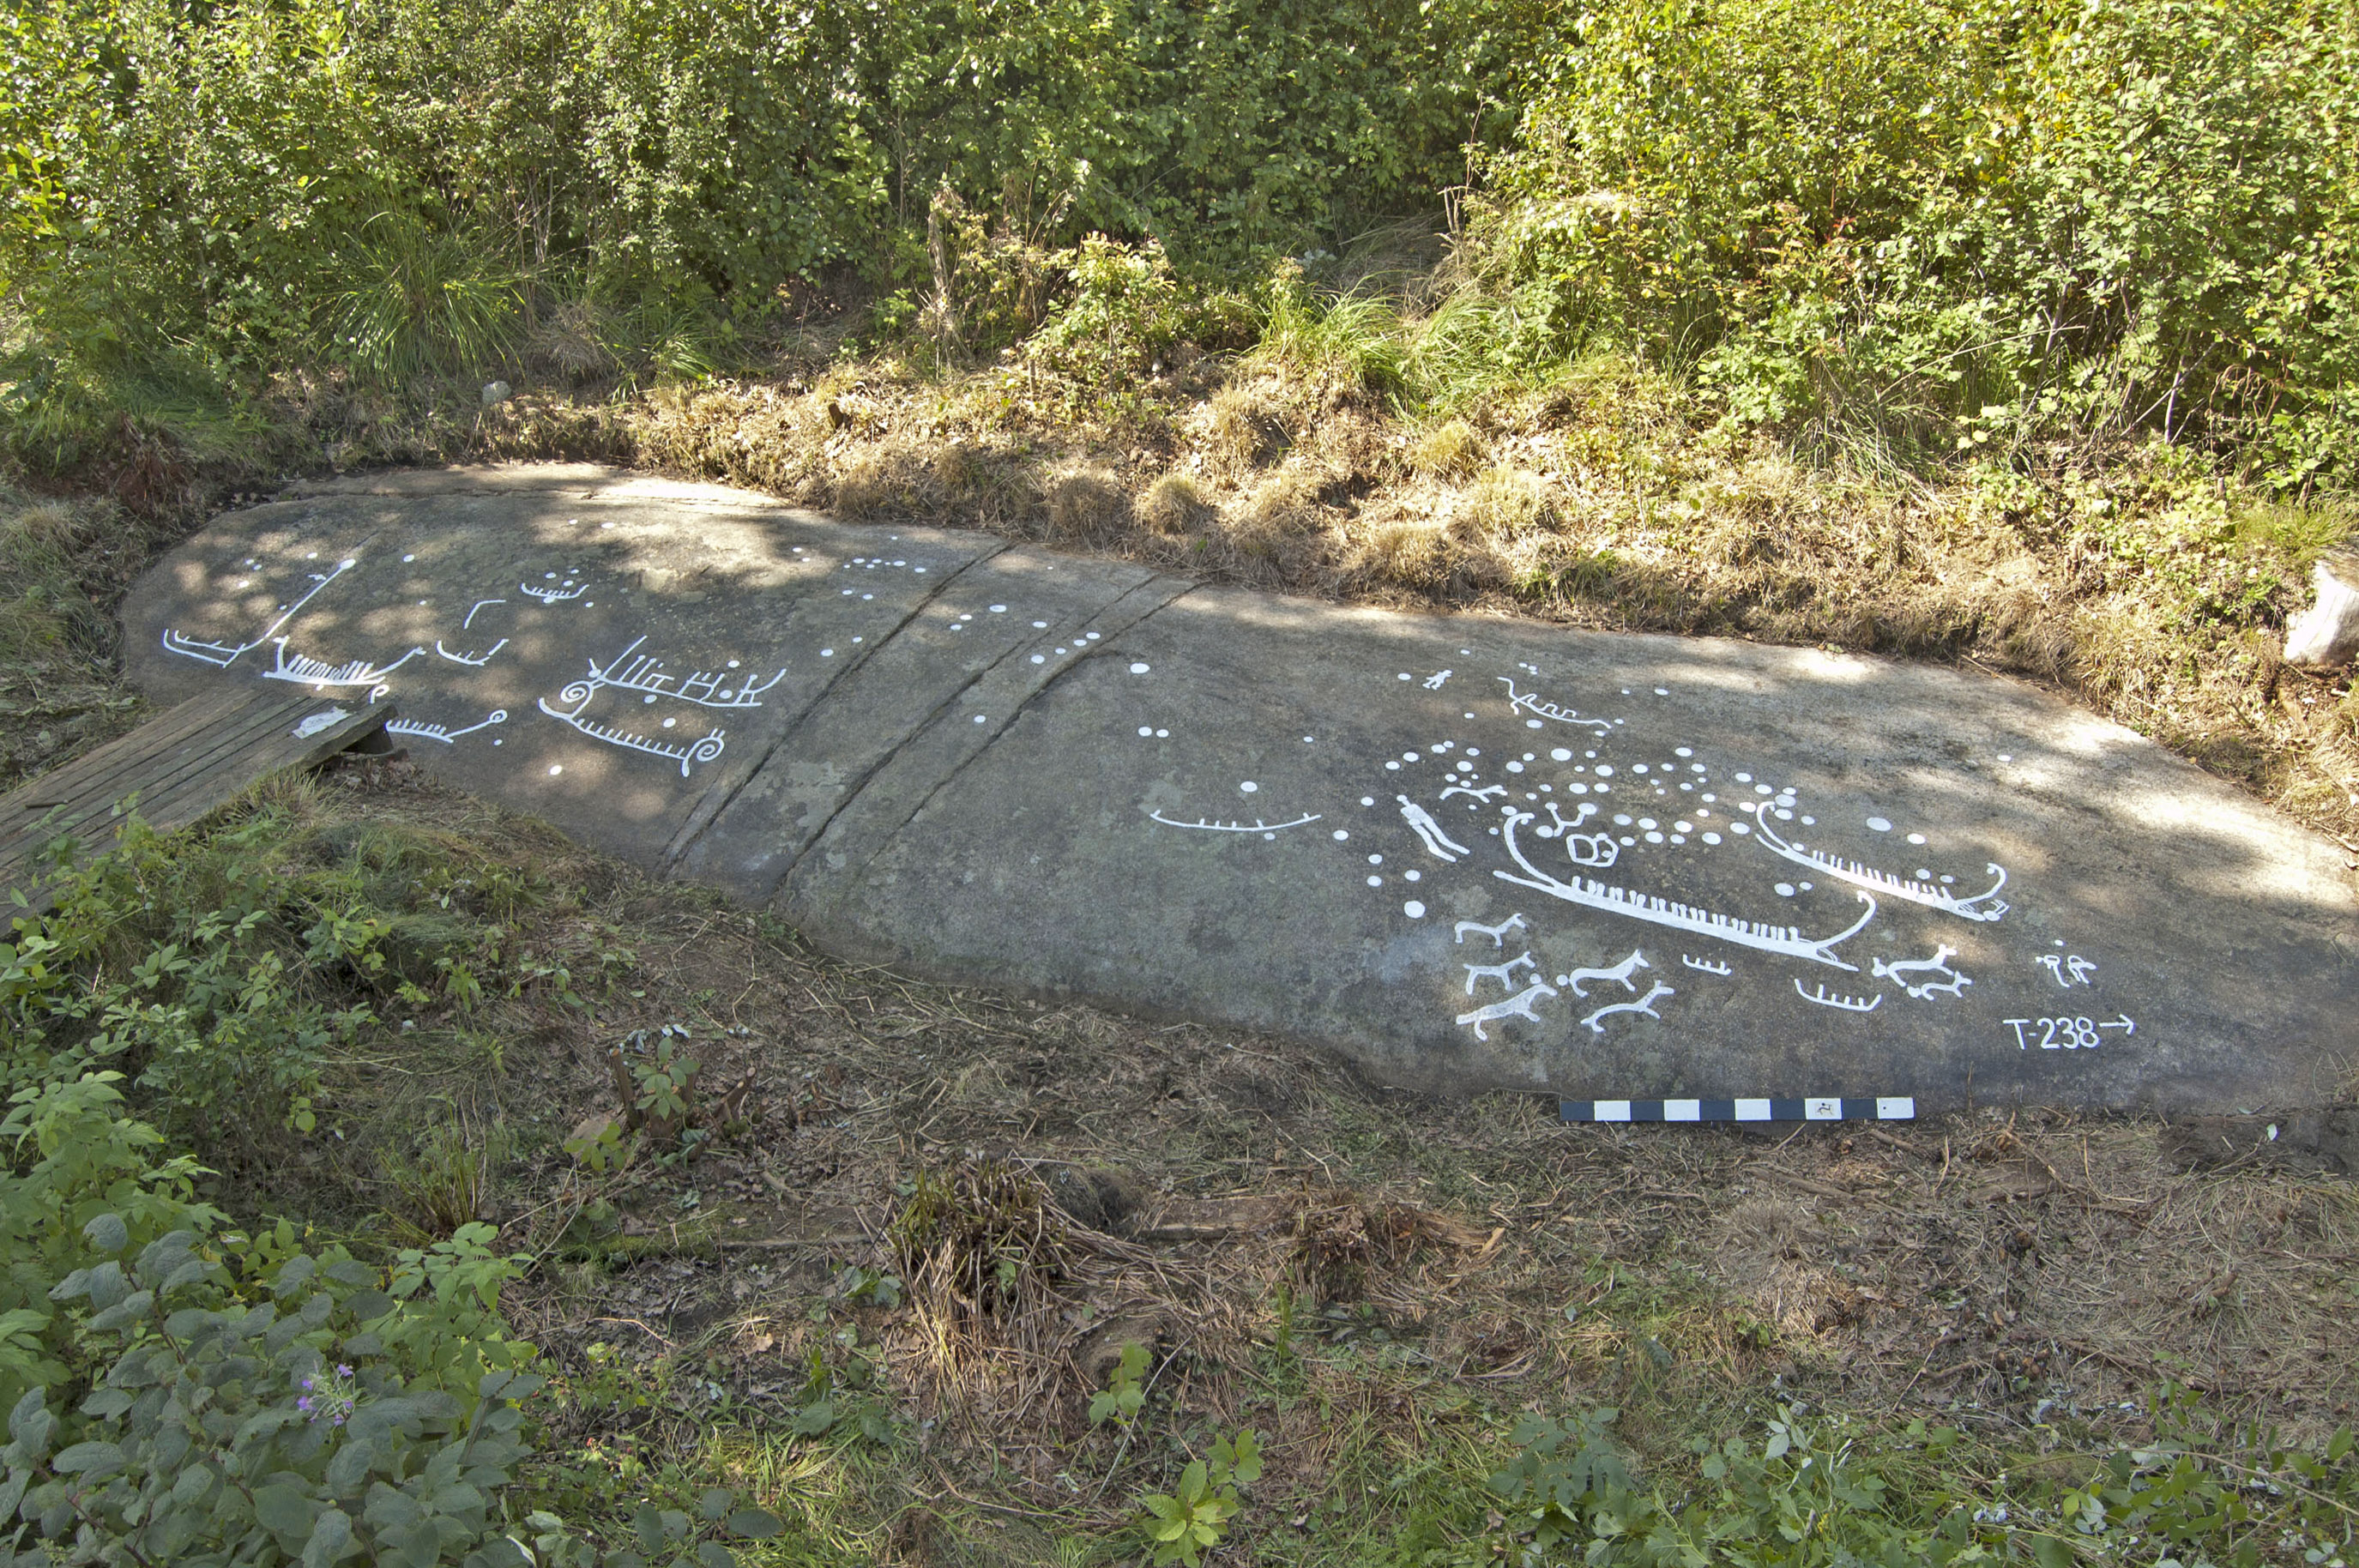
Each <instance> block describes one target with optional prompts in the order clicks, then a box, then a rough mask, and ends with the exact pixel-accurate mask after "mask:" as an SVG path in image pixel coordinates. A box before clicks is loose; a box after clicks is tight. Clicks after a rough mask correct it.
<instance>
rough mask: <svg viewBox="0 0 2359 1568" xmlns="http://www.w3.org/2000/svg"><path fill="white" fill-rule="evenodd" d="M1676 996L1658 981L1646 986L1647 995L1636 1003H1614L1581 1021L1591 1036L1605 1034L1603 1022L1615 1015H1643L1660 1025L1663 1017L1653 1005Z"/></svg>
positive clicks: (1676, 993) (1675, 992)
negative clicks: (1586, 1026) (1668, 997)
mask: <svg viewBox="0 0 2359 1568" xmlns="http://www.w3.org/2000/svg"><path fill="white" fill-rule="evenodd" d="M1678 995H1679V993H1678V992H1677V991H1674V990H1672V989H1671V988H1670V987H1669V985H1664V984H1662V983H1661V982H1660V981H1657V982H1656V983H1655V984H1654V985H1650V986H1648V987H1647V994H1646V995H1645V996H1641V997H1639V998H1638V999H1637V1000H1636V1001H1635V1002H1616V1003H1614V1005H1613V1006H1612V1007H1600V1008H1598V1009H1597V1010H1596V1011H1595V1012H1593V1013H1592V1014H1590V1015H1589V1016H1588V1017H1587V1018H1583V1019H1582V1020H1581V1021H1582V1023H1584V1024H1586V1025H1588V1026H1589V1032H1590V1033H1592V1034H1603V1033H1604V1032H1605V1024H1604V1021H1603V1020H1605V1019H1607V1018H1612V1017H1613V1016H1614V1014H1616V1013H1644V1014H1646V1015H1647V1017H1648V1018H1653V1019H1654V1020H1655V1021H1656V1022H1657V1023H1660V1022H1662V1019H1663V1015H1662V1014H1660V1013H1658V1012H1657V1011H1655V1004H1656V1003H1657V1002H1658V1001H1660V1000H1661V999H1662V998H1663V997H1665V996H1678Z"/></svg>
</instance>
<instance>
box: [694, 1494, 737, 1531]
mask: <svg viewBox="0 0 2359 1568" xmlns="http://www.w3.org/2000/svg"><path fill="white" fill-rule="evenodd" d="M731 1501H732V1499H731V1497H730V1495H729V1494H728V1493H727V1492H726V1491H724V1490H723V1489H722V1488H721V1487H719V1486H715V1487H713V1488H712V1490H711V1491H709V1492H707V1493H705V1494H704V1496H703V1497H700V1498H698V1499H697V1503H696V1511H697V1512H698V1513H701V1514H702V1515H703V1516H704V1518H705V1521H706V1522H707V1523H714V1522H717V1521H719V1520H720V1519H723V1518H726V1517H727V1515H728V1513H729V1504H730V1502H731Z"/></svg>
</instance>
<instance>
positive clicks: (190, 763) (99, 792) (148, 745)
mask: <svg viewBox="0 0 2359 1568" xmlns="http://www.w3.org/2000/svg"><path fill="white" fill-rule="evenodd" d="M268 695H269V694H267V693H256V694H254V695H253V696H252V697H250V698H249V700H248V701H246V702H242V703H231V704H227V705H223V706H218V707H214V708H212V709H210V710H208V711H206V712H205V713H201V714H199V715H197V717H198V718H199V719H200V720H201V723H200V724H196V725H194V726H190V725H188V724H179V723H176V724H173V726H172V728H173V731H174V732H176V733H172V734H168V735H157V736H155V737H152V742H151V740H150V737H148V736H147V733H146V730H145V728H144V727H143V728H142V729H139V730H135V731H133V732H132V733H131V734H130V735H125V736H124V737H123V739H122V740H120V741H117V742H115V743H114V746H108V747H103V748H102V750H117V748H120V749H119V750H117V755H115V756H114V757H109V758H108V759H107V766H105V767H103V768H92V769H91V770H89V772H88V774H87V775H86V776H85V777H83V778H81V779H68V780H66V781H65V786H64V788H62V789H61V788H60V787H58V786H55V785H48V780H46V779H37V780H35V781H34V783H33V784H31V785H28V786H27V787H26V788H25V789H20V790H19V791H17V794H18V795H37V796H38V799H33V800H27V802H26V808H27V813H28V817H29V819H38V818H39V817H43V816H46V815H47V814H48V812H49V811H52V810H57V809H58V807H59V806H60V805H61V806H62V808H63V810H62V811H60V815H59V816H58V817H57V818H56V819H54V823H55V825H53V826H52V827H50V828H49V829H48V830H47V831H48V833H49V835H50V836H52V837H54V836H55V834H56V832H57V831H58V827H59V826H70V825H71V823H72V822H77V821H80V820H82V818H84V817H87V816H89V815H91V814H92V813H93V812H94V811H105V810H107V809H109V808H110V807H112V806H114V804H115V803H116V802H117V801H119V800H123V799H125V797H126V796H128V795H130V794H132V793H133V792H135V791H136V792H138V793H139V795H140V804H141V806H142V808H143V811H142V814H143V815H145V814H146V812H145V810H144V808H145V807H146V806H147V802H148V797H149V796H150V795H151V794H152V793H153V792H154V791H156V790H157V789H161V788H165V787H168V786H169V785H171V784H174V783H177V782H179V780H180V779H183V778H186V777H188V776H189V775H190V773H191V772H192V771H193V772H201V771H203V770H204V769H205V768H210V767H212V766H214V765H215V764H216V763H217V762H218V761H219V760H220V759H222V758H223V757H234V756H235V755H236V753H237V751H238V750H239V749H240V748H241V747H243V746H245V745H247V744H249V743H250V742H251V741H252V740H253V739H254V738H255V736H257V735H266V734H267V733H268V732H269V730H270V728H271V727H272V726H273V725H274V724H288V725H291V724H295V723H296V722H297V721H298V719H299V717H300V715H301V714H302V713H303V712H304V711H305V709H306V708H307V707H308V706H309V705H310V702H313V701H316V699H306V698H301V697H291V698H290V697H271V699H270V700H268V701H262V700H260V699H261V698H262V697H265V696H268ZM190 705H192V704H188V703H184V704H182V706H183V707H187V706H190ZM179 713H180V709H179V708H176V709H174V710H173V711H172V713H168V714H166V715H165V717H164V718H163V719H159V720H158V721H157V722H158V724H164V723H166V722H167V721H169V720H173V719H174V718H175V717H176V716H177V715H178V714H179ZM97 755H99V754H98V753H92V756H93V757H95V756H97ZM45 785H47V786H48V787H46V788H43V786H45ZM15 799H16V796H11V797H10V800H15ZM45 801H47V802H50V804H49V805H47V806H45V805H44V804H43V802H45ZM6 820H7V819H6V818H0V821H6ZM151 820H153V819H152V818H151Z"/></svg>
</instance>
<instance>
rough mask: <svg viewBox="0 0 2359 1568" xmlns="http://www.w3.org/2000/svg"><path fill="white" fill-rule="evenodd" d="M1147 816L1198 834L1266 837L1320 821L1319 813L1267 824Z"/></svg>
mask: <svg viewBox="0 0 2359 1568" xmlns="http://www.w3.org/2000/svg"><path fill="white" fill-rule="evenodd" d="M1147 817H1148V819H1149V820H1150V821H1153V822H1161V823H1162V824H1163V825H1164V826H1165V827H1167V828H1187V829H1189V830H1190V831H1191V832H1196V833H1261V834H1263V835H1265V836H1267V835H1269V834H1273V833H1284V832H1285V831H1286V830H1287V829H1288V828H1299V827H1301V826H1303V825H1304V824H1305V823H1308V822H1317V821H1318V820H1319V813H1318V812H1316V811H1313V812H1311V813H1310V815H1308V816H1301V817H1297V818H1295V819H1294V820H1293V821H1292V822H1263V821H1262V820H1261V819H1260V818H1258V817H1256V818H1255V819H1254V820H1253V821H1252V822H1215V821H1213V820H1212V818H1210V817H1201V818H1199V819H1197V820H1196V821H1195V822H1180V821H1178V820H1177V819H1175V818H1171V817H1167V816H1165V815H1164V814H1163V812H1162V811H1160V810H1157V811H1149V812H1147Z"/></svg>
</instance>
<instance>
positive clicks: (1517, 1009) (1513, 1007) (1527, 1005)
mask: <svg viewBox="0 0 2359 1568" xmlns="http://www.w3.org/2000/svg"><path fill="white" fill-rule="evenodd" d="M1555 995H1556V988H1555V987H1554V986H1551V985H1542V984H1541V983H1540V982H1538V981H1537V980H1535V981H1533V982H1532V983H1531V985H1528V986H1527V987H1525V988H1524V989H1523V990H1522V991H1520V992H1518V993H1517V995H1515V996H1510V997H1508V998H1507V999H1506V1001H1504V1002H1493V1003H1491V1004H1490V1005H1489V1006H1488V1007H1477V1008H1475V1009H1474V1010H1473V1012H1471V1013H1461V1014H1459V1015H1458V1021H1459V1022H1460V1023H1462V1024H1472V1025H1473V1026H1474V1038H1475V1039H1476V1040H1489V1039H1490V1038H1491V1037H1490V1036H1489V1035H1487V1034H1484V1032H1483V1026H1484V1024H1487V1023H1495V1022H1497V1021H1498V1020H1499V1019H1501V1018H1528V1019H1530V1020H1531V1021H1532V1022H1533V1023H1536V1024H1537V1023H1545V1022H1546V1021H1547V1020H1546V1019H1544V1018H1541V1017H1540V1016H1539V1014H1538V1013H1536V1012H1534V1011H1533V1010H1532V1009H1533V1008H1534V1007H1536V1006H1538V1003H1537V1002H1536V1001H1535V1000H1534V998H1536V997H1539V996H1555Z"/></svg>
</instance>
